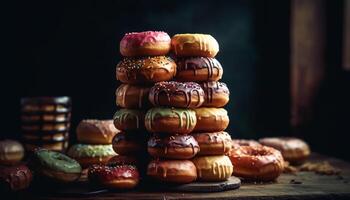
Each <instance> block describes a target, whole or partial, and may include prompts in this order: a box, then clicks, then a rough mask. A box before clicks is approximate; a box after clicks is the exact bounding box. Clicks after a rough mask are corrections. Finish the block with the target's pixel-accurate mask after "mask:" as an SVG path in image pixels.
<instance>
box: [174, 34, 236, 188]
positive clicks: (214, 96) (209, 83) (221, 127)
mask: <svg viewBox="0 0 350 200" xmlns="http://www.w3.org/2000/svg"><path fill="white" fill-rule="evenodd" d="M171 45H172V50H173V53H174V55H175V56H176V57H177V58H176V64H177V74H176V77H175V80H177V81H181V82H184V83H186V82H188V81H195V82H197V83H198V84H199V85H200V86H201V88H202V90H203V92H204V95H203V97H204V98H203V103H202V104H201V105H199V106H201V107H198V105H197V106H196V107H195V109H194V111H195V114H196V118H197V123H196V125H195V127H194V129H193V133H192V136H193V137H194V138H195V140H196V141H197V142H198V144H199V147H200V151H199V153H198V155H197V156H196V157H195V158H194V159H193V160H192V161H193V162H194V164H195V166H196V168H197V174H198V180H200V181H224V180H227V179H228V178H229V177H230V176H231V175H232V171H233V166H232V164H231V162H230V159H229V158H228V157H227V156H225V154H226V153H227V152H229V151H230V149H231V136H230V135H229V134H228V133H227V132H225V129H226V128H227V126H228V124H229V117H228V114H227V111H226V110H225V109H224V108H222V107H223V106H225V105H226V104H227V103H228V101H229V89H228V88H227V86H226V84H225V83H222V82H219V80H220V79H221V77H222V75H223V69H222V66H221V64H220V62H219V61H218V60H217V59H215V56H216V54H217V53H218V51H219V44H218V43H217V41H216V40H215V38H213V37H212V36H211V35H205V34H177V35H175V36H174V37H173V38H172V41H171Z"/></svg>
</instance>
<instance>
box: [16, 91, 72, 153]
mask: <svg viewBox="0 0 350 200" xmlns="http://www.w3.org/2000/svg"><path fill="white" fill-rule="evenodd" d="M70 118H71V100H70V98H69V97H33V98H31V97H28V98H22V99H21V122H22V123H21V129H22V139H23V143H24V147H25V149H26V150H27V151H29V152H33V150H34V149H35V148H37V147H41V148H46V149H50V150H55V151H61V152H65V151H66V150H67V147H68V138H69V128H70Z"/></svg>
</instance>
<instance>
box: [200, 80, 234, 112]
mask: <svg viewBox="0 0 350 200" xmlns="http://www.w3.org/2000/svg"><path fill="white" fill-rule="evenodd" d="M200 85H201V87H202V89H203V90H204V97H205V98H204V103H203V104H202V106H203V107H217V108H220V107H224V106H225V105H226V104H227V103H228V101H229V100H230V90H229V89H228V88H227V86H226V84H225V83H221V82H215V81H212V82H203V83H201V84H200Z"/></svg>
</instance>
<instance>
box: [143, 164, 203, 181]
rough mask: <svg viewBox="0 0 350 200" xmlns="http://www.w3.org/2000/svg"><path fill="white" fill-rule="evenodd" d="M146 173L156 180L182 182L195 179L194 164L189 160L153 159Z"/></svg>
mask: <svg viewBox="0 0 350 200" xmlns="http://www.w3.org/2000/svg"><path fill="white" fill-rule="evenodd" d="M147 175H148V176H149V177H151V178H153V179H155V180H157V181H160V182H167V183H177V184H184V183H190V182H193V181H195V180H196V179H197V170H196V166H195V165H194V164H193V162H192V161H189V160H153V161H151V162H150V163H149V164H148V167H147Z"/></svg>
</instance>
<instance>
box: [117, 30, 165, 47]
mask: <svg viewBox="0 0 350 200" xmlns="http://www.w3.org/2000/svg"><path fill="white" fill-rule="evenodd" d="M170 41H171V39H170V36H169V35H168V34H167V33H166V32H163V31H144V32H132V33H126V34H125V35H124V37H123V39H122V40H121V41H120V47H121V48H124V47H128V46H143V45H144V44H146V43H148V44H149V43H156V42H169V44H170Z"/></svg>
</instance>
